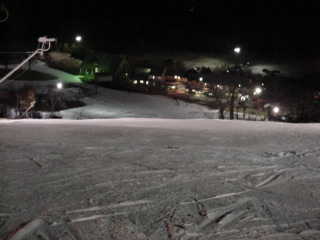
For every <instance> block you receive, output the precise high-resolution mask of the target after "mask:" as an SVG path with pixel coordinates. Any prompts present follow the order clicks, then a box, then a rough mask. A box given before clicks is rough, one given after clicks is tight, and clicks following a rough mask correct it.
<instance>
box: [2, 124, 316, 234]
mask: <svg viewBox="0 0 320 240" xmlns="http://www.w3.org/2000/svg"><path fill="white" fill-rule="evenodd" d="M0 131H1V135H0V154H1V155H0V156H1V161H0V171H1V175H0V191H1V198H0V220H2V221H4V222H7V224H9V225H2V227H1V226H0V237H1V233H2V232H3V229H6V228H9V227H10V226H16V225H18V224H19V223H21V222H22V221H23V220H22V219H24V220H28V219H34V218H40V217H41V218H44V219H45V220H47V221H49V222H50V223H52V227H51V228H50V229H51V231H53V232H54V234H56V235H57V237H60V238H59V239H72V237H70V236H69V237H68V236H65V235H63V232H65V230H64V228H65V227H67V226H66V225H65V224H64V221H65V219H68V221H69V222H70V223H71V224H72V227H73V228H74V229H76V231H77V232H78V233H79V234H80V236H81V237H82V238H83V239H112V237H113V239H146V238H143V237H142V236H144V237H148V239H153V240H155V239H167V236H168V233H167V232H166V228H165V227H164V226H165V223H166V222H167V221H171V223H172V224H173V229H174V231H173V234H175V235H176V236H177V235H179V234H181V235H179V236H180V237H181V239H194V237H201V238H200V239H217V240H226V239H238V240H240V239H242V240H244V239H262V238H263V237H265V239H273V240H274V239H306V238H302V237H306V236H308V237H309V238H308V239H312V238H311V237H314V238H313V239H317V238H316V236H319V229H320V221H319V214H320V207H319V202H320V190H319V187H318V185H319V180H320V177H319V176H320V175H319V173H320V170H319V169H320V147H319V139H320V138H319V137H320V124H285V123H273V122H245V121H222V120H209V119H188V120H187V119H184V120H183V119H156V118H154V119H150V118H122V119H107V120H103V119H100V120H97V119H96V120H80V121H77V120H66V119H64V120H13V121H8V120H1V121H0ZM195 199H196V200H195ZM201 209H202V210H201ZM200 210H201V211H202V212H203V213H202V215H200V214H199V213H198V212H199V211H200ZM1 214H2V215H1ZM170 214H173V217H170ZM175 226H183V231H182V232H181V231H180V230H182V229H181V228H179V227H175ZM133 229H134V231H133ZM179 229H180V230H179ZM300 233H301V234H300ZM123 234H124V235H123ZM126 234H128V235H126ZM138 235H139V236H140V237H141V238H138V237H137V236H138ZM110 236H112V237H110ZM177 239H179V238H178V237H177ZM196 239H197V238H196Z"/></svg>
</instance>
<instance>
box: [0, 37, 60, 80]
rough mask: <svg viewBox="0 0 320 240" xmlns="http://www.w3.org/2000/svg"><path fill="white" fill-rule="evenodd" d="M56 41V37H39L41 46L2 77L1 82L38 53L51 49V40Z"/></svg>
mask: <svg viewBox="0 0 320 240" xmlns="http://www.w3.org/2000/svg"><path fill="white" fill-rule="evenodd" d="M55 41H56V39H54V38H47V37H40V38H39V39H38V42H39V43H41V47H40V48H38V49H37V50H35V51H34V52H33V53H32V54H31V55H30V56H28V57H27V58H26V59H25V60H23V61H22V62H21V63H20V64H19V65H18V66H16V67H15V68H14V69H12V70H11V71H10V72H8V73H7V74H6V75H5V76H4V77H3V78H1V80H0V84H2V83H3V82H4V81H6V80H7V79H8V78H9V77H10V76H12V74H14V73H15V72H16V71H18V70H19V69H20V68H21V67H22V66H23V65H24V64H26V63H27V62H29V61H30V60H31V59H32V58H33V57H34V56H36V55H37V54H43V53H44V52H47V51H49V49H50V47H51V42H55Z"/></svg>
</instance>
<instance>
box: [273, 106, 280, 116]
mask: <svg viewBox="0 0 320 240" xmlns="http://www.w3.org/2000/svg"><path fill="white" fill-rule="evenodd" d="M272 111H273V112H274V113H275V114H277V113H279V112H280V108H279V107H274V108H273V109H272Z"/></svg>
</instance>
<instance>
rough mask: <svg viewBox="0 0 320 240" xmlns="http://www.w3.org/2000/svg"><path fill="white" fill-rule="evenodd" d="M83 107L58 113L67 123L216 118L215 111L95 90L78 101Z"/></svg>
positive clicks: (165, 99) (156, 97)
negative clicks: (123, 119)
mask: <svg viewBox="0 0 320 240" xmlns="http://www.w3.org/2000/svg"><path fill="white" fill-rule="evenodd" d="M81 100H82V101H83V102H84V103H85V104H86V106H84V107H80V108H74V109H68V110H65V111H61V112H60V113H59V114H61V116H62V117H63V118H67V119H95V118H127V117H131V118H132V117H135V118H173V119H190V118H193V119H195V118H218V112H217V110H210V109H208V108H207V107H205V106H201V105H198V104H191V103H187V102H184V101H180V100H174V99H171V98H168V97H165V96H159V95H147V94H140V93H133V92H127V91H118V90H113V89H106V88H101V87H100V88H99V89H98V94H97V95H93V96H90V97H86V98H82V99H81Z"/></svg>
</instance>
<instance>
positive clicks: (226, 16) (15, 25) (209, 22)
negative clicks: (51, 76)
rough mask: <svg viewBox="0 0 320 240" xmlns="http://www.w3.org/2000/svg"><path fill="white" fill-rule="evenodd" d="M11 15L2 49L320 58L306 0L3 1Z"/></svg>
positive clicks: (313, 14) (315, 19)
mask: <svg viewBox="0 0 320 240" xmlns="http://www.w3.org/2000/svg"><path fill="white" fill-rule="evenodd" d="M0 2H2V3H4V4H5V6H7V8H8V9H9V11H10V17H9V19H8V20H7V21H6V22H5V23H0V29H1V35H0V40H1V50H4V49H14V48H18V47H19V48H20V47H22V44H21V42H23V43H25V45H28V47H30V44H33V43H34V41H35V39H37V38H38V37H39V36H42V35H48V36H52V37H57V38H58V39H59V40H60V42H62V41H71V40H72V39H73V37H74V36H75V34H77V33H80V34H82V35H83V37H84V39H85V43H86V44H87V45H90V46H91V47H93V48H95V49H100V50H104V51H110V52H117V51H118V52H126V51H134V50H136V51H149V50H154V51H157V50H167V51H179V50H185V51H199V52H200V51H201V52H221V53H223V52H224V51H228V50H227V49H231V48H232V46H233V45H235V44H241V45H242V46H244V47H245V48H246V49H248V51H249V50H250V51H252V52H256V53H257V54H265V55H287V56H297V57H304V56H309V55H310V56H314V55H317V54H319V53H320V47H319V46H318V45H320V44H319V42H320V37H318V36H317V35H318V31H319V29H318V25H319V20H320V18H319V16H318V15H319V10H320V8H319V5H320V3H317V1H312V0H311V1H310V0H309V1H302V0H299V1H297V0H291V1H282V0H277V1H275V0H269V1H264V0H255V1H250V0H238V1H230V0H229V1H228V0H219V1H215V0H211V1H202V0H184V1H174V0H171V1H169V0H168V1H167V0H162V1H158V0H153V1H152V0H150V1H148V2H147V1H138V0H136V1H132V0H129V1H128V0H127V1H123V0H122V1H121V0H117V1H109V0H108V1H103V0H91V1H86V0H83V1H81V0H65V1H53V0H52V1H44V0H42V1H39V0H2V1H1V0H0Z"/></svg>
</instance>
